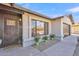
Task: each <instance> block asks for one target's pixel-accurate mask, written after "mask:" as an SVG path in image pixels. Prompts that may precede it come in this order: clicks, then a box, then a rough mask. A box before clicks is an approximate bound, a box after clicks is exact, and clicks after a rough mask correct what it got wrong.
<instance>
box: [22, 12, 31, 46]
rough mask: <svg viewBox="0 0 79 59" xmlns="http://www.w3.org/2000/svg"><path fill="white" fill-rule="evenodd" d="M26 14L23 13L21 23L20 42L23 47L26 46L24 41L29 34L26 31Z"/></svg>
mask: <svg viewBox="0 0 79 59" xmlns="http://www.w3.org/2000/svg"><path fill="white" fill-rule="evenodd" d="M28 20H29V19H28V14H27V13H24V14H23V15H22V24H23V31H22V32H23V34H22V39H23V40H22V41H23V42H22V43H23V47H25V46H26V41H27V40H28V36H29V34H28V33H29V32H28Z"/></svg>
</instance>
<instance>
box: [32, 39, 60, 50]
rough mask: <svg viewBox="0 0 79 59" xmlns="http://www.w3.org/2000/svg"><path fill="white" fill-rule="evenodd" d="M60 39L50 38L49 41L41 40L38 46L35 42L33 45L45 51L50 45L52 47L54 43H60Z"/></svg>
mask: <svg viewBox="0 0 79 59" xmlns="http://www.w3.org/2000/svg"><path fill="white" fill-rule="evenodd" d="M59 41H60V40H57V39H55V40H48V41H47V42H41V43H40V44H39V45H38V46H36V45H35V44H34V45H32V47H34V48H36V49H38V50H39V51H44V50H45V49H48V48H49V47H51V46H52V45H54V44H56V43H58V42H59Z"/></svg>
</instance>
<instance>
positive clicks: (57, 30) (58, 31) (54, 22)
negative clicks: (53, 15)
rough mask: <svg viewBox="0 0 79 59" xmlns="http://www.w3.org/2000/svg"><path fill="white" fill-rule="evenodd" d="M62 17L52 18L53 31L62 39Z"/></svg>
mask: <svg viewBox="0 0 79 59" xmlns="http://www.w3.org/2000/svg"><path fill="white" fill-rule="evenodd" d="M61 20H62V19H61V18H59V19H55V20H52V33H53V34H55V35H56V36H57V37H58V38H60V39H62V38H61V36H62V33H61V30H62V29H61V27H62V21H61Z"/></svg>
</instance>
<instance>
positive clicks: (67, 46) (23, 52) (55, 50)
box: [0, 36, 77, 56]
mask: <svg viewBox="0 0 79 59" xmlns="http://www.w3.org/2000/svg"><path fill="white" fill-rule="evenodd" d="M76 44H77V39H76V37H75V36H69V37H66V38H65V39H64V40H63V41H61V42H59V43H57V44H55V45H53V46H52V47H50V48H48V49H46V50H44V51H42V52H40V51H39V50H37V49H35V48H33V47H25V48H23V47H19V48H12V49H4V48H2V49H0V55H1V56H72V55H73V53H74V50H75V48H76Z"/></svg>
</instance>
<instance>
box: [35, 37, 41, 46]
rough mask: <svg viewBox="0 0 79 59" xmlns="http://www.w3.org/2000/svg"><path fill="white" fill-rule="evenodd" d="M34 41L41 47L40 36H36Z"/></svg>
mask: <svg viewBox="0 0 79 59" xmlns="http://www.w3.org/2000/svg"><path fill="white" fill-rule="evenodd" d="M34 41H35V44H36V45H39V43H40V42H39V41H40V37H38V36H36V37H35V38H34Z"/></svg>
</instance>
